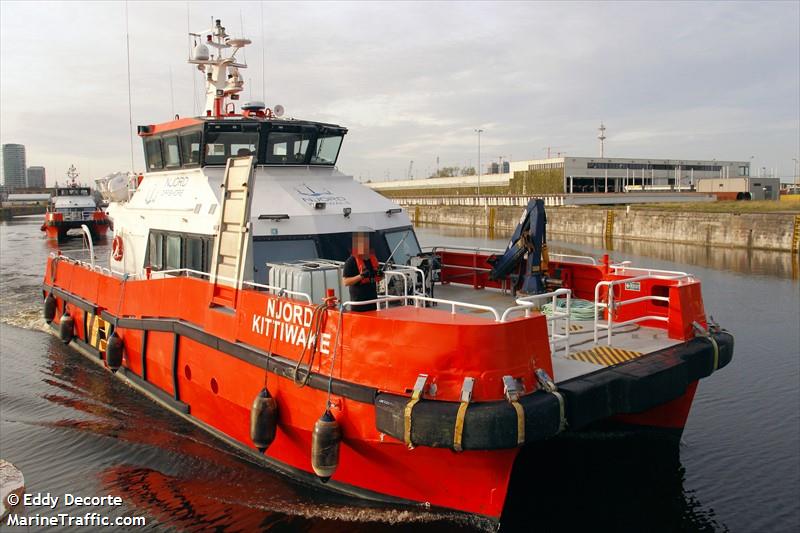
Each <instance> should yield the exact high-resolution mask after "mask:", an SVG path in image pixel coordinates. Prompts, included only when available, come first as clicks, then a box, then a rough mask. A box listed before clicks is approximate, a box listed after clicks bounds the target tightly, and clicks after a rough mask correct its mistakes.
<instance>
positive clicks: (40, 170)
mask: <svg viewBox="0 0 800 533" xmlns="http://www.w3.org/2000/svg"><path fill="white" fill-rule="evenodd" d="M46 181H47V178H46V175H45V169H44V167H28V188H31V189H33V188H37V189H43V188H44V187H45V182H46Z"/></svg>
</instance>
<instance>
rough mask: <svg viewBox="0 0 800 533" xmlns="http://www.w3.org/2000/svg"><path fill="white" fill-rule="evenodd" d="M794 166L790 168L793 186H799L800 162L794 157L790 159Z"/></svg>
mask: <svg viewBox="0 0 800 533" xmlns="http://www.w3.org/2000/svg"><path fill="white" fill-rule="evenodd" d="M792 161H794V165H793V166H792V174H794V184H795V186H797V185H800V161H798V159H797V158H796V157H793V158H792Z"/></svg>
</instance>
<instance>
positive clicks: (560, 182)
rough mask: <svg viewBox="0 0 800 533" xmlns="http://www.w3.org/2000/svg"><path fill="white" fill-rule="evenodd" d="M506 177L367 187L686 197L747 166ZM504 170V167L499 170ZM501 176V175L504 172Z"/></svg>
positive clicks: (525, 167) (592, 166)
mask: <svg viewBox="0 0 800 533" xmlns="http://www.w3.org/2000/svg"><path fill="white" fill-rule="evenodd" d="M506 163H507V165H508V166H507V168H508V171H507V172H505V173H502V174H499V173H493V172H491V170H494V168H492V167H490V173H488V174H481V175H480V176H459V177H452V178H428V179H418V180H403V181H387V182H376V183H370V184H369V186H370V187H372V188H373V189H375V190H378V191H380V192H382V193H385V194H387V195H390V196H398V195H407V194H415V195H417V194H477V193H480V194H523V195H526V194H565V193H567V194H570V193H611V192H615V193H621V192H633V191H643V190H647V191H674V192H682V191H691V190H695V185H696V184H697V182H698V181H699V180H701V179H705V178H715V179H729V178H739V177H749V176H750V162H749V161H717V160H716V159H712V160H687V159H633V158H610V157H602V158H597V157H555V158H549V159H534V160H525V161H511V162H506ZM504 166H506V165H504ZM504 170H505V169H504Z"/></svg>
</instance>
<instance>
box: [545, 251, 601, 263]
mask: <svg viewBox="0 0 800 533" xmlns="http://www.w3.org/2000/svg"><path fill="white" fill-rule="evenodd" d="M549 255H550V257H567V258H570V259H581V260H584V261H586V263H587V264H589V265H597V259H595V258H594V257H592V256H589V255H571V254H554V253H550V254H549ZM576 262H580V261H576Z"/></svg>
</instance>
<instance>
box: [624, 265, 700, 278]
mask: <svg viewBox="0 0 800 533" xmlns="http://www.w3.org/2000/svg"><path fill="white" fill-rule="evenodd" d="M630 264H631V262H630V261H623V262H621V263H612V264H611V265H609V268H611V269H613V270H615V271H616V270H622V271H625V270H633V271H636V272H644V273H646V274H645V275H653V276H682V277H692V275H691V274H689V273H687V272H680V271H678V270H661V269H658V268H643V267H633V266H629V265H630ZM614 274H617V272H614ZM617 275H621V274H617Z"/></svg>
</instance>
